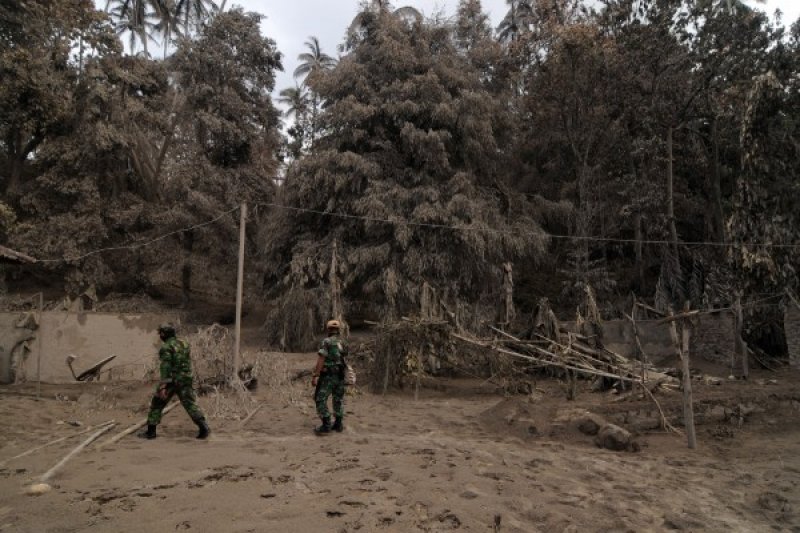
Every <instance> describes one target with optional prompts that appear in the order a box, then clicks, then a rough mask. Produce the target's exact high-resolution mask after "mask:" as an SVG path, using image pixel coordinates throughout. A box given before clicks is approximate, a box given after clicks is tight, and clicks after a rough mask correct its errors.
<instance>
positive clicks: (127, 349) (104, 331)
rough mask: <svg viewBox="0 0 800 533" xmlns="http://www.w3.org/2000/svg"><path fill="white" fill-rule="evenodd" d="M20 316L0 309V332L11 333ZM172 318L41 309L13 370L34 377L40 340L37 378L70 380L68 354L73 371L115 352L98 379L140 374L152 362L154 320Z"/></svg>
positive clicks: (155, 343) (22, 378)
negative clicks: (37, 324) (21, 358)
mask: <svg viewBox="0 0 800 533" xmlns="http://www.w3.org/2000/svg"><path fill="white" fill-rule="evenodd" d="M19 316H20V315H19V313H0V334H3V335H5V336H6V337H7V338H9V337H11V336H13V335H15V334H16V332H15V331H13V328H11V324H13V322H14V321H15V320H19ZM170 320H174V317H169V316H164V315H158V314H141V315H122V314H117V313H93V312H86V313H72V312H69V313H68V312H45V313H44V314H43V316H42V323H41V325H40V328H39V329H38V330H37V331H35V332H34V334H35V335H36V339H35V340H33V341H30V342H29V343H28V344H29V348H30V349H29V351H27V355H26V356H25V358H24V361H23V363H22V365H21V366H20V368H19V371H18V372H17V376H16V377H17V381H25V380H27V381H35V380H36V375H37V357H38V354H39V347H40V346H39V343H40V342H42V344H41V379H42V381H43V382H45V383H63V382H71V381H74V378H73V377H72V374H71V373H70V371H69V368H68V367H67V365H66V358H67V356H68V355H70V354H72V355H75V356H77V359H76V360H75V361H74V362H73V364H72V366H73V368H74V369H75V373H76V374H80V372H82V371H83V370H85V369H87V368H89V367H90V366H92V365H93V364H95V363H97V362H98V361H100V360H102V359H105V358H106V357H108V356H110V355H116V356H117V357H116V358H115V359H114V360H113V361H111V362H110V363H108V365H106V366H105V367H103V368H104V369H110V370H111V372H110V373H105V374H103V377H102V380H131V379H140V378H141V377H142V376H143V374H144V373H145V371H146V370H147V369H148V368H151V367H153V366H154V365H155V362H156V353H157V349H158V345H159V341H158V336H157V334H156V329H157V327H158V324H160V323H161V322H165V321H170ZM0 355H2V352H0ZM0 368H2V363H0ZM0 379H2V375H0Z"/></svg>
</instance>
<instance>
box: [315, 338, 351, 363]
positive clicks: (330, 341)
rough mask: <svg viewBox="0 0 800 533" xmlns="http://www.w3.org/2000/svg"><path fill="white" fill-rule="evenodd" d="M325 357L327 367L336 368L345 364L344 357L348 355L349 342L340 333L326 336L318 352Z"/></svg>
mask: <svg viewBox="0 0 800 533" xmlns="http://www.w3.org/2000/svg"><path fill="white" fill-rule="evenodd" d="M317 353H318V354H319V355H321V356H322V357H324V358H325V364H324V367H325V368H335V367H339V366H342V365H344V364H345V362H344V358H345V357H346V356H347V344H345V342H344V341H343V340H342V339H340V338H339V336H338V335H333V336H332V337H326V338H325V339H323V340H322V344H321V346H320V347H319V351H318V352H317Z"/></svg>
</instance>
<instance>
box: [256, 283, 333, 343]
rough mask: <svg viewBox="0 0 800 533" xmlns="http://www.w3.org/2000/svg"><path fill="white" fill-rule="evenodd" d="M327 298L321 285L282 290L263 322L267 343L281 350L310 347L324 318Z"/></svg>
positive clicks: (326, 317) (326, 315)
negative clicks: (284, 291) (318, 286)
mask: <svg viewBox="0 0 800 533" xmlns="http://www.w3.org/2000/svg"><path fill="white" fill-rule="evenodd" d="M329 302H330V300H329V296H328V294H327V292H326V291H324V290H322V289H321V288H318V289H297V288H293V289H291V290H290V291H288V292H287V293H285V294H284V295H283V296H282V297H281V298H280V299H279V300H278V305H277V307H275V308H274V309H273V310H272V311H271V312H270V313H269V314H268V315H267V320H266V322H265V323H264V329H265V331H266V334H267V338H268V339H269V342H270V344H272V345H273V346H275V347H278V348H280V349H281V350H283V351H297V352H300V351H309V350H314V349H315V348H316V346H317V342H318V336H319V334H320V333H321V332H322V331H323V328H324V326H325V321H326V320H327V319H328V311H329V309H330V303H329Z"/></svg>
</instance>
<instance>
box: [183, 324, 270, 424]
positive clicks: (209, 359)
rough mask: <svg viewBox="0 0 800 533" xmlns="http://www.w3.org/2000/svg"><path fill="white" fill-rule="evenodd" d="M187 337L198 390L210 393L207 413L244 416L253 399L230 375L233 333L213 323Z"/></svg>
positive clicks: (235, 416) (224, 416)
mask: <svg viewBox="0 0 800 533" xmlns="http://www.w3.org/2000/svg"><path fill="white" fill-rule="evenodd" d="M188 340H189V342H190V344H191V346H192V352H191V353H192V369H193V371H194V378H195V381H196V383H197V387H198V390H199V391H200V393H201V394H206V395H207V396H209V402H208V404H207V405H208V413H207V414H208V416H210V417H211V418H227V419H240V418H242V417H243V416H246V414H247V412H248V411H249V410H250V409H252V407H253V404H254V400H253V399H252V397H251V395H250V392H249V391H248V390H247V388H245V386H244V384H243V383H242V382H241V381H240V380H239V379H238V376H237V378H236V379H234V378H233V375H234V373H233V336H232V335H231V332H230V331H229V330H228V328H226V327H224V326H220V325H219V324H214V325H212V326H209V327H207V328H201V329H200V330H198V331H197V333H195V334H193V335H189V339H188Z"/></svg>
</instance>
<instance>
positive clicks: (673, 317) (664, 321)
mask: <svg viewBox="0 0 800 533" xmlns="http://www.w3.org/2000/svg"><path fill="white" fill-rule="evenodd" d="M699 314H700V311H699V310H697V309H695V310H694V311H684V312H683V313H680V314H677V315H670V316H668V317H666V318H662V319H661V320H659V321H657V322H656V324H667V323H669V322H674V321H676V320H683V319H687V318H692V317H693V316H697V315H699Z"/></svg>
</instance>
